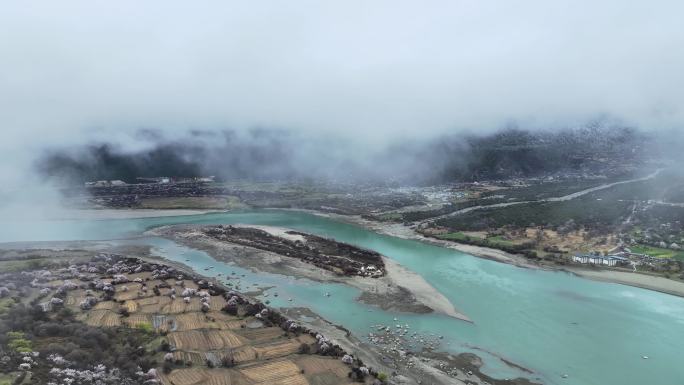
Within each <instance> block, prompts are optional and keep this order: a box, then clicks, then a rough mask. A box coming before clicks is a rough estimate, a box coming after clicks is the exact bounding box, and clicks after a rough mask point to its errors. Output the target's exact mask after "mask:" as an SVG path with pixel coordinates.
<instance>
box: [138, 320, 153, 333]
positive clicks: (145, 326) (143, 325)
mask: <svg viewBox="0 0 684 385" xmlns="http://www.w3.org/2000/svg"><path fill="white" fill-rule="evenodd" d="M135 328H136V329H138V330H142V331H144V332H145V333H148V334H153V333H154V327H153V326H152V324H151V323H149V322H138V323H137V324H135Z"/></svg>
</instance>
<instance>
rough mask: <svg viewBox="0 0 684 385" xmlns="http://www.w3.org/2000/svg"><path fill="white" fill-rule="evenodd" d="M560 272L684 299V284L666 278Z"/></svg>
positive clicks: (596, 271) (571, 270)
mask: <svg viewBox="0 0 684 385" xmlns="http://www.w3.org/2000/svg"><path fill="white" fill-rule="evenodd" d="M560 270H563V271H567V272H569V273H572V274H575V275H577V276H579V277H582V278H587V279H592V280H595V281H601V282H610V283H617V284H621V285H627V286H634V287H639V288H642V289H647V290H653V291H658V292H661V293H665V294H670V295H675V296H678V297H684V282H681V281H675V280H672V279H668V278H665V277H659V276H653V275H648V274H641V273H631V272H626V271H618V270H608V269H587V268H581V267H565V268H562V269H560Z"/></svg>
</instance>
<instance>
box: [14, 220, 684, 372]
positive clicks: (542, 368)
mask: <svg viewBox="0 0 684 385" xmlns="http://www.w3.org/2000/svg"><path fill="white" fill-rule="evenodd" d="M177 223H195V224H218V223H222V224H228V223H249V224H260V225H273V226H282V227H290V228H294V229H299V230H302V231H306V232H311V233H314V234H319V235H323V236H328V237H332V238H335V239H337V240H339V241H343V242H348V243H352V244H355V245H358V246H361V247H366V248H369V249H373V250H376V251H378V252H380V253H382V254H384V255H386V256H388V257H390V258H392V259H394V260H396V261H397V262H399V263H401V264H402V265H404V266H405V267H407V268H409V269H410V270H413V271H415V272H417V273H418V274H420V275H422V276H423V277H424V278H425V279H426V280H427V281H428V282H430V283H431V284H432V285H433V286H434V287H435V288H437V289H438V290H439V291H440V292H442V293H443V294H444V295H446V296H447V297H448V298H449V299H450V300H451V301H452V302H453V303H454V305H455V306H456V308H457V309H459V310H460V311H461V312H463V313H465V314H466V315H468V317H470V318H471V319H472V320H473V321H474V324H469V323H466V322H462V321H458V320H455V319H451V318H449V317H445V316H439V315H409V314H399V313H391V312H385V311H381V310H379V309H377V308H373V307H370V306H366V305H363V304H360V303H358V302H356V301H355V300H354V298H355V297H356V296H358V294H359V293H358V291H356V289H353V288H350V287H347V286H344V285H339V284H319V283H313V282H311V281H308V280H303V279H293V278H291V277H285V276H280V275H273V274H263V273H261V274H255V273H253V272H250V271H247V270H244V269H241V268H239V267H236V266H230V265H227V264H224V263H220V262H216V261H214V260H213V259H212V258H211V257H209V256H208V255H207V254H205V253H203V252H200V251H197V250H192V249H188V248H186V247H183V246H180V245H177V244H175V243H173V242H171V241H168V240H164V239H159V238H149V237H143V238H139V236H140V234H141V233H142V232H144V231H145V230H147V229H149V228H152V227H155V226H161V225H167V224H177ZM29 229H30V230H31V231H30V232H28V231H27V230H29ZM28 234H30V235H28ZM29 238H30V239H29ZM130 238H136V240H135V241H134V242H144V243H149V244H152V245H153V246H154V247H155V250H156V252H157V253H159V254H161V255H163V256H165V257H167V258H169V259H172V260H175V261H179V262H183V263H186V264H188V265H190V266H192V267H193V268H195V269H197V271H198V272H200V273H202V274H210V275H216V274H217V273H219V272H221V273H222V274H228V275H230V274H231V273H232V272H235V274H236V275H235V276H237V277H240V275H242V274H244V275H245V277H240V282H241V289H242V290H243V291H246V290H249V288H250V287H252V286H253V285H254V284H257V285H259V286H261V287H264V286H266V287H270V286H273V287H274V288H272V289H270V290H267V291H266V292H267V293H271V295H270V296H269V297H268V299H269V300H270V301H271V302H272V303H271V304H272V305H274V306H304V307H309V308H311V309H312V310H313V311H314V312H316V313H318V314H320V315H321V316H323V317H325V318H326V319H328V320H329V321H331V322H333V323H336V324H342V325H344V326H345V327H347V328H348V329H350V330H352V332H353V333H354V334H355V335H356V336H358V337H360V338H363V336H365V335H367V334H368V332H369V331H370V326H371V325H374V324H379V323H382V324H388V325H393V324H395V323H401V324H406V323H407V324H409V325H410V326H411V329H412V330H413V331H418V332H422V333H434V334H435V335H442V336H444V340H443V341H444V343H443V348H444V349H445V350H450V351H454V352H462V351H471V352H475V353H476V354H478V355H480V356H482V357H483V358H484V360H485V367H484V371H485V372H486V373H487V374H490V375H493V376H495V377H499V378H508V377H516V376H520V375H524V374H525V373H523V372H519V371H518V370H517V369H514V368H512V367H510V366H508V365H506V364H505V363H504V362H503V361H502V360H499V359H498V358H496V356H498V357H503V358H505V359H506V360H510V361H512V362H514V363H516V364H518V365H520V366H523V367H526V368H529V369H531V370H533V371H534V372H535V373H534V374H532V375H528V376H529V377H530V378H532V379H537V380H540V381H542V382H544V383H547V384H572V385H632V384H633V385H637V384H638V385H642V384H650V385H676V384H684V365H682V356H681V351H682V347H684V298H679V297H674V296H670V295H666V294H661V293H657V292H652V291H648V290H643V289H638V288H632V287H628V286H623V285H617V284H609V283H602V282H595V281H590V280H586V279H582V278H578V277H575V276H572V275H570V274H567V273H563V272H552V271H540V270H530V269H523V268H518V267H514V266H510V265H506V264H502V263H498V262H494V261H489V260H485V259H481V258H476V257H473V256H471V255H467V254H463V253H460V252H458V251H455V250H451V249H446V248H442V247H438V246H433V245H428V244H424V243H421V242H418V241H413V240H405V239H399V238H394V237H390V236H385V235H380V234H377V233H374V232H371V231H368V230H365V229H363V228H361V227H358V226H354V225H350V224H345V223H340V222H337V221H334V220H331V219H327V218H323V217H320V216H315V215H310V214H306V213H299V212H292V211H277V210H261V211H247V212H234V213H215V214H206V215H195V216H178V217H162V218H144V219H117V220H99V221H94V220H77V221H46V222H22V223H13V224H12V225H11V226H10V225H7V224H2V223H0V242H12V241H41V240H42V241H48V240H50V241H54V240H77V239H82V240H113V239H130ZM129 242H130V241H129ZM186 259H189V261H186ZM208 266H214V268H213V269H211V270H209V271H205V270H204V269H205V268H206V267H208ZM274 292H278V294H279V296H278V297H277V298H275V297H274V296H273V295H272V293H274ZM326 292H329V293H330V294H331V297H330V298H328V297H326V296H324V293H326ZM288 298H292V301H288V300H287V299H288ZM394 318H398V319H399V321H398V322H395V321H393V319H394ZM487 352H490V353H491V354H489V353H487ZM643 356H648V357H649V358H648V359H643V358H642V357H643ZM563 374H567V375H568V378H562V377H561V376H562V375H563Z"/></svg>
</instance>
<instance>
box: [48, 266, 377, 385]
mask: <svg viewBox="0 0 684 385" xmlns="http://www.w3.org/2000/svg"><path fill="white" fill-rule="evenodd" d="M128 278H129V279H130V280H131V281H132V280H135V279H137V281H138V282H126V283H117V284H113V283H112V282H111V280H102V281H103V282H107V283H108V284H111V286H112V287H113V289H114V290H113V291H112V293H111V296H110V297H109V298H111V299H109V300H105V298H103V299H101V300H100V301H99V302H98V303H97V304H95V305H94V306H92V308H91V309H89V310H84V309H82V308H81V307H82V305H81V303H82V301H83V300H84V299H85V298H87V297H88V296H92V295H93V294H92V293H90V290H88V291H86V290H83V289H77V290H71V291H69V293H68V296H67V297H66V299H65V301H64V306H66V307H68V308H70V309H71V310H73V311H74V312H76V313H77V317H78V318H79V319H80V320H82V321H83V322H85V323H86V324H88V325H91V326H97V327H121V326H123V327H132V328H133V327H135V328H144V329H149V330H151V331H156V333H157V334H158V335H159V336H160V337H159V340H160V344H165V346H168V348H167V350H166V351H162V350H160V351H159V353H158V362H163V363H164V367H163V368H159V369H158V373H159V374H158V376H159V377H158V379H159V381H160V382H161V383H162V384H164V385H199V384H209V385H309V384H311V385H319V384H320V385H336V384H349V383H350V380H349V378H348V374H349V373H350V367H349V366H348V365H346V364H344V363H343V362H342V361H341V360H340V358H339V357H328V356H323V355H315V354H310V353H308V352H309V351H314V349H313V348H314V347H315V346H316V343H317V340H316V338H314V337H312V336H311V335H310V334H306V333H301V334H300V333H293V332H289V331H285V330H283V328H281V327H279V325H271V326H267V324H268V322H267V321H266V320H262V319H260V318H259V315H258V314H257V316H248V315H247V312H246V311H245V310H244V309H243V308H242V307H241V308H240V309H239V311H238V312H237V315H231V314H228V313H226V312H224V311H221V309H222V308H224V306H226V303H227V301H226V299H225V298H224V296H221V295H213V296H212V295H210V294H209V293H199V292H197V293H195V294H194V295H191V296H186V297H183V296H181V295H180V294H179V293H181V292H182V291H183V290H185V289H192V290H195V291H197V290H198V285H197V284H196V283H195V282H193V281H191V280H187V279H186V280H184V281H182V282H179V281H177V280H175V279H168V280H160V279H152V277H151V274H150V273H136V274H130V275H129V276H128ZM54 283H55V285H54V286H55V287H56V286H58V284H59V285H62V284H63V282H54ZM177 293H178V294H179V295H178V296H176V295H175V294H177ZM202 296H208V297H209V298H208V299H205V300H202V299H201V298H202ZM202 301H206V302H208V308H205V309H204V311H202ZM245 306H246V305H245ZM303 352H307V353H303ZM372 380H373V379H372V378H370V377H369V378H368V379H366V382H367V383H371V381H372Z"/></svg>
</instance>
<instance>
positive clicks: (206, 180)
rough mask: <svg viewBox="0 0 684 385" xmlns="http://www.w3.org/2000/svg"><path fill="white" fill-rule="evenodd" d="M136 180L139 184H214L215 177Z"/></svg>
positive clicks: (159, 177) (160, 177) (158, 177)
mask: <svg viewBox="0 0 684 385" xmlns="http://www.w3.org/2000/svg"><path fill="white" fill-rule="evenodd" d="M135 179H136V180H138V182H140V183H159V184H167V183H212V182H214V179H216V177H215V176H213V175H212V176H196V177H192V178H171V177H168V176H156V177H149V178H135Z"/></svg>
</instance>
